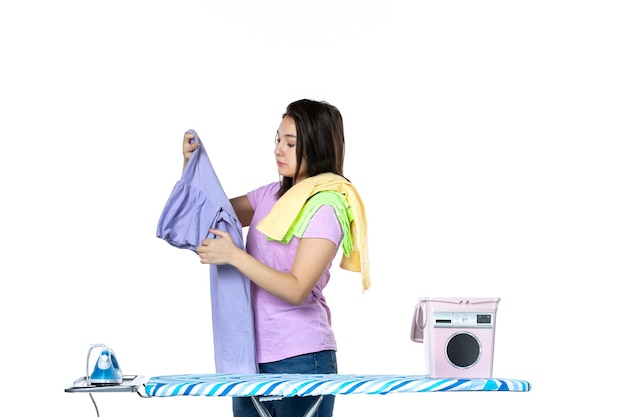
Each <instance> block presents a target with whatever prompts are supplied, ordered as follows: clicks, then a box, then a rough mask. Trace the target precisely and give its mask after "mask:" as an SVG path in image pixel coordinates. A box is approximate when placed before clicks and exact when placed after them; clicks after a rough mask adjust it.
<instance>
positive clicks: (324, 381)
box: [145, 374, 530, 397]
mask: <svg viewBox="0 0 626 417" xmlns="http://www.w3.org/2000/svg"><path fill="white" fill-rule="evenodd" d="M435 391H530V383H529V382H527V381H523V380H518V379H479V378H472V379H453V378H451V379H431V378H428V377H426V376H422V375H341V374H306V375H304V374H181V375H166V376H155V377H151V378H150V379H149V380H148V381H147V382H146V384H145V392H146V395H147V396H149V397H174V396H206V397H253V396H258V397H273V396H276V397H294V396H311V395H313V396H319V395H331V394H332V395H343V394H383V395H384V394H391V393H401V392H405V393H406V392H435Z"/></svg>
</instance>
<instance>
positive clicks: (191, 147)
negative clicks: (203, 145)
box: [183, 132, 200, 165]
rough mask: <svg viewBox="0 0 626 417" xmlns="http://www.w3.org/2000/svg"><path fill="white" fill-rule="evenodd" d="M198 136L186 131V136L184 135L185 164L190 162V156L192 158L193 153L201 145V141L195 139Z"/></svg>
mask: <svg viewBox="0 0 626 417" xmlns="http://www.w3.org/2000/svg"><path fill="white" fill-rule="evenodd" d="M195 139H196V137H195V135H194V134H193V133H191V132H186V133H185V136H183V161H184V165H187V162H189V158H191V154H192V153H193V152H194V151H195V150H196V149H198V148H199V147H200V141H195V142H193V143H192V141H193V140H195Z"/></svg>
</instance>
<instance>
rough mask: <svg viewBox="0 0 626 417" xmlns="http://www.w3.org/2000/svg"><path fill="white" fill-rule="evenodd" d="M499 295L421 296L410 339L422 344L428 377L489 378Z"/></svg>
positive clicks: (416, 308) (416, 307) (490, 375)
mask: <svg viewBox="0 0 626 417" xmlns="http://www.w3.org/2000/svg"><path fill="white" fill-rule="evenodd" d="M499 302H500V299H499V298H449V297H448V298H446V297H436V298H430V297H429V298H421V299H420V300H419V302H418V304H417V305H416V306H415V313H414V316H413V324H412V328H411V339H412V340H413V341H414V342H419V343H424V352H425V359H426V372H427V375H428V377H430V378H491V377H492V372H493V349H494V334H495V328H496V311H497V309H498V303H499Z"/></svg>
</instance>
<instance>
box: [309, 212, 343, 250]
mask: <svg viewBox="0 0 626 417" xmlns="http://www.w3.org/2000/svg"><path fill="white" fill-rule="evenodd" d="M302 238H303V239H306V238H317V239H320V238H321V239H328V240H330V241H331V242H333V243H334V244H335V245H336V246H339V244H340V243H341V240H342V239H343V230H342V228H341V225H340V224H339V220H338V219H337V215H336V214H335V209H334V208H333V207H332V206H328V205H326V206H321V207H320V208H319V209H318V210H317V211H316V212H315V214H314V215H313V217H312V218H311V221H310V222H309V225H308V226H307V228H306V230H305V231H304V233H303V235H302Z"/></svg>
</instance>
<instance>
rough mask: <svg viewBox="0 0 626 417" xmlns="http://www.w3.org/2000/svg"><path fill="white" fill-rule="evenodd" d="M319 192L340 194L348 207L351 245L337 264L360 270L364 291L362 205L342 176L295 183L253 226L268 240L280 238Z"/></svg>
mask: <svg viewBox="0 0 626 417" xmlns="http://www.w3.org/2000/svg"><path fill="white" fill-rule="evenodd" d="M319 191H337V192H340V193H342V194H343V195H345V196H346V200H347V201H348V204H349V205H350V207H351V208H352V212H353V214H354V220H353V221H352V223H351V224H350V234H351V237H352V242H353V245H354V247H353V250H352V252H351V253H350V256H349V257H348V256H346V255H345V254H344V255H343V256H342V258H341V263H340V265H339V266H340V267H341V268H342V269H345V270H348V271H353V272H361V281H362V287H363V291H365V290H367V289H368V288H369V287H370V285H371V280H370V271H369V254H368V245H367V219H366V217H365V207H364V206H363V202H362V201H361V197H360V196H359V193H358V192H357V190H356V188H354V186H353V185H352V184H351V183H350V182H349V181H348V180H346V179H345V178H343V177H342V176H340V175H337V174H333V173H324V174H319V175H315V176H313V177H309V178H307V179H305V180H302V181H300V182H298V183H297V184H296V185H294V186H293V187H291V188H290V189H289V191H287V192H286V193H285V194H284V195H283V196H282V197H281V198H279V199H278V201H277V202H276V204H274V207H273V208H272V210H271V211H270V213H269V214H268V215H267V216H265V218H264V219H263V220H261V221H260V222H259V224H258V225H257V229H258V230H259V231H260V232H261V233H263V234H264V235H266V236H268V237H270V238H272V239H275V240H283V238H284V237H285V235H286V234H287V232H288V230H289V227H290V226H291V224H292V223H293V221H294V220H295V219H296V216H297V215H298V213H299V212H300V210H301V209H302V207H303V206H304V203H306V201H307V199H308V198H309V197H311V196H312V195H313V194H315V193H317V192H319Z"/></svg>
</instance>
